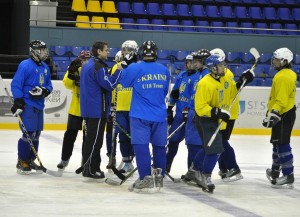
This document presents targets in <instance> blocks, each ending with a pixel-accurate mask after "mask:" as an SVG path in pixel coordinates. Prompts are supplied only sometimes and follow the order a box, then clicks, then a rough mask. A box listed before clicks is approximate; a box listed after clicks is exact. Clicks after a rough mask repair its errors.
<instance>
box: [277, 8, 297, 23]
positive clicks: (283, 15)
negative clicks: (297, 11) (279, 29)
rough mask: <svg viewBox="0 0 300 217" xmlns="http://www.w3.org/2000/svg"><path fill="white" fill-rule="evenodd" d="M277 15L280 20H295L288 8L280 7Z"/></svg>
mask: <svg viewBox="0 0 300 217" xmlns="http://www.w3.org/2000/svg"><path fill="white" fill-rule="evenodd" d="M277 15H278V18H279V19H280V20H293V18H292V16H291V13H290V10H289V9H288V8H278V9H277Z"/></svg>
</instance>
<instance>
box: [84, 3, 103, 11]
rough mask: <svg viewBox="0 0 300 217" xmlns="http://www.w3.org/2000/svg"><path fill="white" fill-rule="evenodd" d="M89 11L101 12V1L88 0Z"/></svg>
mask: <svg viewBox="0 0 300 217" xmlns="http://www.w3.org/2000/svg"><path fill="white" fill-rule="evenodd" d="M87 11H88V12H95V13H99V12H101V7H100V2H99V1H88V3H87Z"/></svg>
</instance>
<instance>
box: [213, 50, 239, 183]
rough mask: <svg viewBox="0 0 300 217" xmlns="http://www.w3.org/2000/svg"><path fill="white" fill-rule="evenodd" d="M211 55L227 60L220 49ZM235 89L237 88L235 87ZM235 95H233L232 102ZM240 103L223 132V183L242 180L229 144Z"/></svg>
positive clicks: (220, 172)
mask: <svg viewBox="0 0 300 217" xmlns="http://www.w3.org/2000/svg"><path fill="white" fill-rule="evenodd" d="M210 53H211V55H217V56H222V57H223V58H224V59H225V57H226V56H225V53H224V51H223V50H222V49H220V48H215V49H213V50H211V51H210ZM224 76H226V77H228V78H229V79H234V74H233V73H232V71H230V69H229V68H227V67H226V68H225V75H224ZM234 88H235V87H234ZM226 91H229V94H230V93H231V92H230V89H226ZM234 97H235V95H232V100H233V98H234ZM239 101H240V97H238V98H237V99H236V101H235V103H234V104H233V106H232V107H231V110H230V114H231V116H230V119H229V120H228V121H227V124H226V128H225V129H224V130H221V131H220V132H221V134H222V138H223V147H224V152H222V153H221V155H220V157H219V159H218V163H219V168H220V171H219V175H220V176H221V178H222V180H223V181H236V180H239V179H242V178H243V176H242V175H241V170H240V168H239V166H238V164H237V162H236V157H235V152H234V149H233V147H232V146H231V145H230V144H229V139H230V136H231V133H232V130H233V127H234V122H235V120H236V119H237V118H238V113H239Z"/></svg>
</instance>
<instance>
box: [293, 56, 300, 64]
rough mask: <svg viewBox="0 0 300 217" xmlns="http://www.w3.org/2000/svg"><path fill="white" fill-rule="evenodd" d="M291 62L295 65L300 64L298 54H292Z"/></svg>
mask: <svg viewBox="0 0 300 217" xmlns="http://www.w3.org/2000/svg"><path fill="white" fill-rule="evenodd" d="M293 63H294V64H295V65H299V64H300V54H294V57H293Z"/></svg>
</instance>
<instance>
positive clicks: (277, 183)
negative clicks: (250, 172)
mask: <svg viewBox="0 0 300 217" xmlns="http://www.w3.org/2000/svg"><path fill="white" fill-rule="evenodd" d="M294 180H295V179H294V174H293V173H292V174H290V175H287V176H281V177H279V178H276V179H273V180H272V182H271V183H272V185H271V186H272V188H287V189H293V188H294V184H293V183H294Z"/></svg>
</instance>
